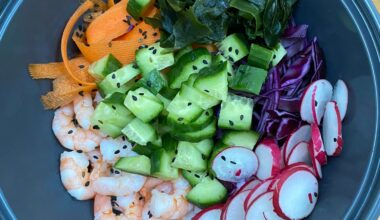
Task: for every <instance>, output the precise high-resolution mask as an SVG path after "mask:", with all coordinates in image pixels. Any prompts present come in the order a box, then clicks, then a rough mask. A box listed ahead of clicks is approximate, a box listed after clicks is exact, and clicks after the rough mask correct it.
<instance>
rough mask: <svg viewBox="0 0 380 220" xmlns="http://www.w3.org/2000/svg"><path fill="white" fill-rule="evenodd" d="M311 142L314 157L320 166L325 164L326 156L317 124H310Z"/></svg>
mask: <svg viewBox="0 0 380 220" xmlns="http://www.w3.org/2000/svg"><path fill="white" fill-rule="evenodd" d="M311 140H312V143H313V149H314V157H315V158H317V160H318V161H319V163H320V164H321V165H325V164H327V155H326V151H325V147H324V145H323V140H322V136H321V132H320V131H319V127H318V125H317V124H311Z"/></svg>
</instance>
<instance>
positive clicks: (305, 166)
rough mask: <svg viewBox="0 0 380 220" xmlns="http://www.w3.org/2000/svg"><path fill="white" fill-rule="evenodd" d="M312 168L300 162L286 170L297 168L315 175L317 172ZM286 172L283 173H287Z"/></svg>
mask: <svg viewBox="0 0 380 220" xmlns="http://www.w3.org/2000/svg"><path fill="white" fill-rule="evenodd" d="M308 152H309V151H308ZM312 166H313V165H308V164H306V163H303V162H299V163H295V164H291V165H289V166H288V167H286V169H285V170H290V169H295V168H303V169H307V170H309V171H310V172H312V173H313V174H314V175H315V171H314V168H313V167H312ZM285 170H284V171H283V172H285Z"/></svg>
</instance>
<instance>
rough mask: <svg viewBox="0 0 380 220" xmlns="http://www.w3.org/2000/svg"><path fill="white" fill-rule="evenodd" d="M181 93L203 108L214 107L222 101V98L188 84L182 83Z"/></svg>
mask: <svg viewBox="0 0 380 220" xmlns="http://www.w3.org/2000/svg"><path fill="white" fill-rule="evenodd" d="M180 95H181V96H182V97H184V98H186V99H187V100H189V101H191V102H193V103H195V104H197V105H198V106H199V107H201V108H202V109H203V110H207V109H209V108H212V107H214V106H216V105H218V104H219V103H220V100H218V99H216V98H214V97H212V96H209V95H207V94H206V93H204V92H201V91H199V90H198V89H195V88H192V87H190V86H188V85H186V84H183V85H182V88H181V90H180Z"/></svg>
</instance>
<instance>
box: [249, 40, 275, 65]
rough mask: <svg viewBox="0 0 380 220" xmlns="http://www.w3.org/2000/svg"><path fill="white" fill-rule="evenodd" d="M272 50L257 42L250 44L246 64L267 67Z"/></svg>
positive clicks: (270, 59) (271, 57) (271, 58)
mask: <svg viewBox="0 0 380 220" xmlns="http://www.w3.org/2000/svg"><path fill="white" fill-rule="evenodd" d="M273 55H274V53H273V51H272V50H269V49H267V48H265V47H262V46H260V45H257V44H252V45H251V50H250V52H249V56H248V64H249V65H251V66H254V67H257V68H261V69H266V70H267V69H268V68H269V65H270V64H271V62H272V60H273Z"/></svg>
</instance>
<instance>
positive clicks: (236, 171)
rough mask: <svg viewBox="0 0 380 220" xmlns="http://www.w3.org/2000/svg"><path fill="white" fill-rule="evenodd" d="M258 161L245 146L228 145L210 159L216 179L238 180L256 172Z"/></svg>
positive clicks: (247, 177)
mask: <svg viewBox="0 0 380 220" xmlns="http://www.w3.org/2000/svg"><path fill="white" fill-rule="evenodd" d="M258 166H259V162H258V159H257V156H256V154H255V153H254V152H253V151H251V150H250V149H248V148H245V147H229V148H226V149H224V150H222V151H221V152H220V153H218V154H217V155H216V157H215V158H214V160H213V161H212V170H213V171H214V172H215V175H216V177H217V178H218V179H221V180H224V181H227V182H235V183H237V182H240V181H242V180H246V179H249V178H250V177H252V176H253V175H255V174H256V172H257V168H258Z"/></svg>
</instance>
